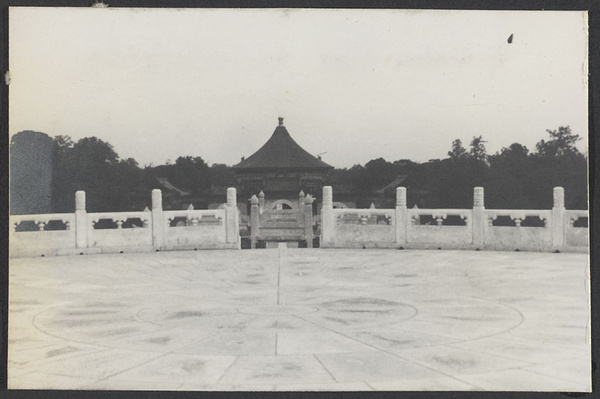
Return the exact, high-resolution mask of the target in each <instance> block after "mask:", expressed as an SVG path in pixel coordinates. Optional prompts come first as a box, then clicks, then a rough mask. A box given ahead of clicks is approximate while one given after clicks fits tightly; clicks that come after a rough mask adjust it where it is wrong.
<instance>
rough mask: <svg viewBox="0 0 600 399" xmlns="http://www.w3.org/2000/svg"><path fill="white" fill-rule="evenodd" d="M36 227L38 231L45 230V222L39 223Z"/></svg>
mask: <svg viewBox="0 0 600 399" xmlns="http://www.w3.org/2000/svg"><path fill="white" fill-rule="evenodd" d="M37 225H38V230H39V231H44V230H46V222H39V223H38V224H37Z"/></svg>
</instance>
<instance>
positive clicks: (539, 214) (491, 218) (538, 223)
mask: <svg viewBox="0 0 600 399" xmlns="http://www.w3.org/2000/svg"><path fill="white" fill-rule="evenodd" d="M484 214H485V217H486V219H487V225H488V226H489V227H542V228H543V227H548V220H550V219H551V217H552V211H549V210H536V209H492V210H486V211H485V213H484Z"/></svg>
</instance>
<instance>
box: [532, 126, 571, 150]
mask: <svg viewBox="0 0 600 399" xmlns="http://www.w3.org/2000/svg"><path fill="white" fill-rule="evenodd" d="M546 132H547V133H548V134H549V135H550V140H548V141H545V140H541V141H540V142H538V143H537V144H536V145H535V148H536V151H537V155H539V156H545V157H555V156H563V155H573V154H579V150H578V149H577V147H575V144H576V143H577V142H578V141H579V140H581V137H579V135H578V134H574V133H573V132H571V128H570V127H569V126H560V127H559V128H558V130H546Z"/></svg>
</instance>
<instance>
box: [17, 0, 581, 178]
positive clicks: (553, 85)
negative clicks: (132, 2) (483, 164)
mask: <svg viewBox="0 0 600 399" xmlns="http://www.w3.org/2000/svg"><path fill="white" fill-rule="evenodd" d="M109 4H110V2H109ZM9 23H10V26H9V40H10V44H9V51H10V59H9V63H10V73H11V84H10V94H9V107H10V111H9V118H10V120H9V124H10V134H11V135H12V134H15V133H17V132H19V131H22V130H36V131H41V132H44V133H47V134H49V135H51V136H55V135H68V136H71V137H72V138H73V139H74V140H77V139H80V138H82V137H86V136H96V137H98V138H100V139H102V140H105V141H108V142H109V143H111V144H112V145H113V146H114V148H115V150H116V151H117V153H118V154H119V155H120V157H121V158H129V157H132V158H135V159H136V160H137V161H138V162H139V163H140V165H145V164H149V163H153V164H155V165H157V164H162V163H164V162H165V161H166V160H167V159H171V160H173V161H174V160H175V159H176V158H177V157H178V156H181V155H192V156H201V157H202V158H204V160H206V161H207V162H208V163H209V164H212V163H226V164H229V165H232V164H235V163H237V162H239V160H240V158H241V157H242V156H246V157H247V156H249V155H251V154H252V153H253V152H255V151H256V150H258V148H260V147H261V146H262V145H263V144H264V142H265V141H266V140H268V138H269V137H270V136H271V134H272V133H273V130H274V129H275V127H276V126H277V117H278V116H283V117H285V125H286V127H287V129H288V131H289V132H290V134H291V135H292V137H293V138H294V139H295V140H296V141H297V142H298V143H299V144H300V145H301V146H302V147H304V148H305V149H306V150H307V151H309V152H310V153H312V154H313V155H316V154H319V153H324V154H323V155H322V157H323V160H324V161H326V162H328V163H329V164H331V165H333V166H336V167H349V166H352V165H353V164H357V163H360V164H363V165H364V164H365V163H366V162H368V161H369V160H371V159H373V158H378V157H383V158H385V159H386V160H388V161H394V160H397V159H406V158H408V159H412V160H414V161H419V162H423V161H427V160H429V159H432V158H445V157H446V153H447V152H448V150H449V149H450V146H451V143H452V141H453V140H454V139H457V138H459V139H461V140H462V141H463V143H464V145H465V146H468V143H469V141H470V140H471V139H472V137H473V136H479V135H483V138H484V139H485V140H487V144H486V146H487V149H488V153H494V152H496V151H498V150H500V149H501V148H502V147H507V146H509V145H510V144H511V143H513V142H519V143H521V144H524V145H526V146H527V147H528V148H529V149H530V150H534V149H535V143H536V142H538V141H539V140H541V139H545V138H546V137H547V134H546V129H557V128H558V127H559V126H566V125H570V126H571V128H572V130H573V132H574V133H577V134H579V135H581V136H582V137H583V140H582V141H581V142H580V145H579V148H580V150H582V151H587V81H586V76H587V61H586V59H587V17H586V14H585V13H584V12H562V11H561V12H556V11H529V12H527V11H518V12H513V11H406V10H299V9H295V10H287V9H286V10H283V9H270V10H256V9H254V10H237V9H222V10H212V9H185V10H182V9H179V10H178V9H173V10H168V9H111V8H109V9H87V8H86V9H83V8H78V9H75V8H63V9H56V8H54V9H53V8H11V9H10V22H9ZM511 34H512V35H513V42H512V43H511V44H509V43H508V42H507V39H508V37H509V36H510V35H511Z"/></svg>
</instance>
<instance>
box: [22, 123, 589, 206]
mask: <svg viewBox="0 0 600 399" xmlns="http://www.w3.org/2000/svg"><path fill="white" fill-rule="evenodd" d="M32 133H35V132H21V133H18V134H16V135H15V136H13V138H12V140H11V201H13V200H14V198H19V197H18V196H17V194H19V193H16V192H15V193H13V192H12V191H14V190H17V191H18V190H20V189H22V188H23V187H24V186H26V185H27V181H25V182H23V181H19V179H22V178H21V177H20V176H26V175H27V174H26V173H25V174H24V173H22V170H23V168H25V169H26V168H27V167H28V166H27V164H25V160H27V159H31V157H30V158H27V157H24V156H23V155H22V154H25V153H26V152H27V151H26V150H27V148H30V147H35V145H36V143H33V144H32V143H31V140H33V141H36V140H37V141H40V142H42V141H43V143H49V142H51V144H45V145H50V146H51V148H50V152H51V154H52V157H51V158H52V162H51V164H52V165H51V168H52V184H51V208H52V209H51V210H52V212H72V211H73V209H74V193H75V191H77V190H85V191H86V193H87V209H88V211H90V212H102V211H126V210H142V209H143V208H144V207H146V206H148V207H149V206H150V192H151V190H152V189H153V188H161V187H160V185H159V183H158V180H157V178H160V177H163V178H167V179H168V180H169V182H171V183H172V184H173V186H175V187H177V188H178V189H181V190H184V191H186V192H187V193H189V194H190V195H192V196H201V195H202V193H203V192H204V191H205V190H207V189H210V188H211V187H213V186H229V185H233V184H235V175H234V173H233V171H232V169H231V167H229V166H227V165H223V164H213V165H212V166H209V165H207V164H206V162H205V161H204V160H203V159H202V158H201V157H199V156H195V157H192V156H182V157H179V158H177V160H176V161H175V162H174V163H171V162H167V164H165V165H158V166H146V167H140V166H139V165H138V163H137V162H136V161H135V160H134V159H132V158H128V159H120V158H119V156H118V154H117V153H116V152H115V150H114V148H113V147H112V146H111V145H110V144H109V143H107V142H104V141H102V140H100V139H98V138H96V137H86V138H83V139H81V140H79V141H77V142H73V141H72V140H71V139H70V138H69V137H68V136H56V137H55V138H54V139H51V140H48V139H49V137H48V136H47V135H45V134H43V133H35V134H32ZM547 133H548V135H549V137H548V138H547V139H546V140H541V141H540V142H538V143H537V145H536V148H535V151H529V149H527V148H526V147H524V146H522V145H521V144H518V143H514V144H511V145H509V146H508V147H505V148H502V149H501V150H500V151H498V152H497V153H495V154H487V152H486V148H485V140H483V138H482V136H479V137H474V138H473V140H472V141H471V142H470V144H469V145H468V146H467V148H465V147H464V146H463V144H462V142H461V141H460V140H454V142H452V143H451V146H450V150H449V152H448V157H447V158H445V159H434V160H430V161H428V162H424V163H417V162H413V161H411V160H408V159H401V160H397V161H393V162H389V161H386V160H384V159H383V158H378V159H373V160H371V161H369V162H367V163H366V164H365V165H364V166H362V165H354V166H353V167H351V168H343V169H334V170H333V171H332V172H331V173H330V175H329V178H328V181H327V184H331V185H333V186H334V187H335V186H345V187H347V188H350V190H352V191H353V192H355V193H356V194H358V195H359V197H362V198H363V199H364V201H362V202H360V201H359V206H368V204H369V203H370V201H371V199H372V198H373V197H374V196H375V195H376V194H375V190H377V189H380V188H382V187H384V186H386V185H388V184H390V183H391V182H393V181H394V180H395V179H398V178H401V177H402V178H403V180H402V185H403V186H406V187H407V188H408V190H409V206H412V205H413V204H411V201H410V198H411V196H410V192H411V191H413V192H420V193H425V194H424V195H423V196H422V199H420V200H419V201H416V200H415V201H413V202H414V203H416V204H417V205H418V206H419V207H431V208H440V207H447V208H470V207H471V206H472V195H473V194H472V192H473V187H474V186H483V187H484V188H485V190H486V191H485V193H486V195H485V205H486V207H487V208H509V209H510V208H534V209H549V208H551V207H552V188H553V187H554V186H563V187H564V188H565V193H566V206H567V208H570V209H587V159H586V156H585V155H584V154H581V153H580V152H579V151H578V150H577V148H576V147H575V144H576V142H577V141H578V140H579V139H580V137H579V136H578V135H576V134H573V133H572V132H571V130H570V128H569V127H568V126H567V127H559V128H558V130H548V131H547ZM36 148H37V147H36ZM16 149H19V151H16ZM13 150H14V151H13ZM36 167H38V168H39V165H38V166H36ZM15 171H18V173H15V174H13V173H14V172H15ZM15 179H16V180H15ZM13 180H14V181H13ZM334 196H335V191H334ZM382 204H383V205H385V206H386V207H393V205H394V190H393V188H392V189H391V190H387V191H386V192H385V197H384V200H383V202H382Z"/></svg>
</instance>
